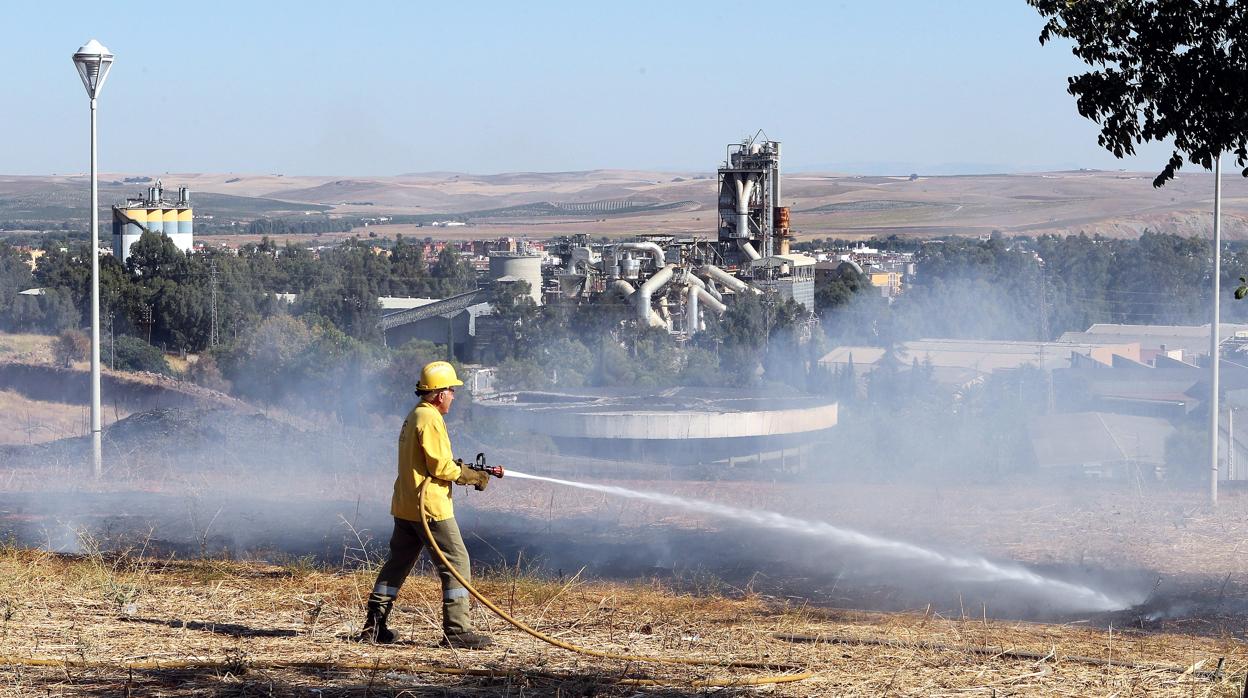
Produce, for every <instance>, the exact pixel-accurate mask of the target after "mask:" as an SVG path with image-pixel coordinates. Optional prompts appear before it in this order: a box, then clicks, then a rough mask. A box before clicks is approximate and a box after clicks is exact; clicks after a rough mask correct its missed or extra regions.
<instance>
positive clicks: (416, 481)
mask: <svg viewBox="0 0 1248 698" xmlns="http://www.w3.org/2000/svg"><path fill="white" fill-rule="evenodd" d="M460 472H461V469H460V467H459V466H458V465H456V464H455V460H454V458H453V457H452V456H451V439H450V437H449V436H447V433H446V422H445V421H443V420H442V413H441V412H438V408H436V407H434V406H433V405H431V404H429V403H427V402H424V401H423V400H422V401H421V403H420V404H419V405H416V407H414V408H413V409H412V411H411V412H410V413H408V415H407V419H406V420H404V422H403V431H401V432H400V433H399V476H398V477H397V478H395V480H394V497H393V498H392V499H391V500H390V514H391V515H392V516H394V517H395V518H399V519H407V520H408V521H420V517H421V513H420V486H421V484H422V483H424V482H426V481H428V483H429V484H428V485H426V487H425V489H426V492H425V508H426V509H427V510H428V512H429V518H431V519H433V520H434V521H445V520H446V519H449V518H451V517H452V516H454V515H455V509H454V507H453V506H452V505H451V483H452V482H454V481H455V480H456V479H458V478H459V474H460Z"/></svg>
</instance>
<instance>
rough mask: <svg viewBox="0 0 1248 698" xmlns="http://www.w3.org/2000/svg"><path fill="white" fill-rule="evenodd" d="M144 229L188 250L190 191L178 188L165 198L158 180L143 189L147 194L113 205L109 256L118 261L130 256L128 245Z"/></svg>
mask: <svg viewBox="0 0 1248 698" xmlns="http://www.w3.org/2000/svg"><path fill="white" fill-rule="evenodd" d="M144 231H147V232H152V233H157V234H161V233H163V234H164V235H167V236H168V237H169V239H170V240H172V241H173V244H174V245H176V246H177V248H178V249H179V250H182V251H183V252H185V253H189V252H190V251H191V249H192V248H193V246H194V244H195V241H194V232H195V230H194V212H193V210H192V209H191V193H190V191H189V190H188V189H187V188H186V187H179V188H178V198H177V200H176V201H168V200H166V199H165V190H164V187H163V185H162V184H161V182H160V180H156V184H155V185H153V186H150V187H148V188H147V195H146V196H143V197H138V198H132V199H126V202H125V203H124V204H117V205H115V206H113V256H114V257H116V258H117V259H119V260H121V261H122V262H125V261H126V258H127V257H129V256H130V246H131V245H133V244H134V243H136V242H138V241H139V238H140V237H141V236H142V235H143V233H144Z"/></svg>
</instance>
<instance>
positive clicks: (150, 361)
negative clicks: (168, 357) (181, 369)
mask: <svg viewBox="0 0 1248 698" xmlns="http://www.w3.org/2000/svg"><path fill="white" fill-rule="evenodd" d="M113 351H114V353H115V357H116V368H119V369H121V370H123V371H151V372H152V373H159V374H161V375H165V376H171V375H173V371H172V370H170V368H169V362H168V361H165V354H164V352H162V351H161V350H159V349H157V348H156V347H154V346H152V345H150V344H148V343H147V342H144V341H143V340H141V339H138V338H135V337H130V336H128V335H121V336H119V337H117V340H116V342H114V346H113Z"/></svg>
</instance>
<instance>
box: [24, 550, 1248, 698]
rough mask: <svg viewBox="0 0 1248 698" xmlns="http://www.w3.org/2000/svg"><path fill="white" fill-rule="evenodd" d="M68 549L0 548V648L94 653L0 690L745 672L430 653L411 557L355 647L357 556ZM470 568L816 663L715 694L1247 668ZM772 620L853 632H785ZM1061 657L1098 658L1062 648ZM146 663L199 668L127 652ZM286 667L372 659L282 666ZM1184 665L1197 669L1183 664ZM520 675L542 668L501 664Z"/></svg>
mask: <svg viewBox="0 0 1248 698" xmlns="http://www.w3.org/2000/svg"><path fill="white" fill-rule="evenodd" d="M83 544H84V549H86V550H88V551H89V552H88V553H87V554H85V555H81V556H65V555H53V554H48V553H43V552H37V551H31V550H24V549H19V548H15V547H13V546H8V547H4V548H0V654H2V655H5V656H8V657H14V658H19V659H20V658H30V657H43V658H55V659H63V660H72V661H78V662H102V663H104V666H92V667H90V668H86V667H81V666H78V667H75V666H70V667H30V666H22V665H20V664H14V665H10V666H5V667H3V668H0V696H24V695H32V694H38V695H127V692H131V693H132V694H135V695H162V696H190V695H231V696H235V695H240V696H241V695H278V696H286V695H323V696H348V695H350V696H364V695H370V696H388V695H406V696H421V695H430V696H432V695H439V696H443V695H473V696H486V695H491V696H503V695H591V694H592V695H629V696H634V695H671V696H676V695H695V694H701V693H702V691H701V690H700V689H696V688H694V687H693V681H694V680H696V679H700V678H712V679H732V678H733V677H734V676H735V677H738V678H740V677H744V676H746V672H741V671H737V670H726V669H717V668H703V667H683V668H681V667H664V666H660V665H656V666H651V665H640V664H626V663H622V662H616V661H610V660H598V659H591V658H585V657H581V656H578V655H573V654H570V653H568V652H565V651H562V650H558V649H554V648H551V647H549V646H546V645H542V644H540V643H538V642H536V641H535V640H532V639H531V638H529V637H527V636H525V635H522V634H521V633H519V632H518V631H516V630H514V629H511V628H510V627H508V626H504V625H503V624H502V622H501V621H500V620H498V619H497V618H493V617H487V616H485V615H483V614H482V613H480V612H479V611H478V612H477V616H476V618H477V623H478V624H479V625H480V626H481V627H482V628H483V629H484V630H486V631H487V632H489V633H491V634H492V635H493V636H494V637H495V639H496V641H497V644H496V645H495V646H494V647H493V648H490V649H489V650H486V651H482V652H476V653H472V652H463V651H455V650H450V649H442V648H438V647H436V646H435V644H434V643H435V640H436V637H437V630H436V629H437V622H438V611H439V609H438V603H439V602H438V599H439V596H440V595H439V593H438V589H437V586H436V582H435V581H434V579H433V577H432V575H431V574H429V573H428V571H427V570H425V571H420V572H418V573H417V575H416V576H414V577H413V578H412V579H410V580H409V582H408V584H407V585H406V586H405V587H404V589H403V592H402V595H401V597H400V601H399V604H398V607H397V608H396V611H395V613H394V615H393V617H392V619H393V623H392V625H393V626H394V627H395V628H396V629H397V630H398V632H399V633H400V636H401V638H402V640H403V642H402V644H399V645H396V646H392V647H379V646H371V645H367V644H357V643H354V642H350V641H348V638H349V637H350V636H351V635H352V634H353V633H355V632H356V631H357V630H358V623H359V622H360V620H361V607H362V604H363V595H364V593H365V592H366V590H367V588H368V587H369V586H370V585H371V583H372V574H373V573H372V571H371V569H367V568H365V569H360V570H356V571H350V570H325V569H317V568H316V567H315V566H313V565H311V564H310V563H309V562H308V561H307V560H291V561H289V562H288V563H287V564H285V565H264V564H247V563H240V562H227V561H215V560H201V561H174V560H153V559H150V558H144V557H141V556H139V555H138V554H137V553H139V552H141V544H140V547H139V548H136V549H134V550H132V551H131V554H111V555H110V554H102V553H100V552H98V550H97V548H96V544H95V542H94V541H90V540H84V541H83ZM483 577H484V578H483V579H482V580H481V584H480V586H481V587H482V589H483V591H485V592H486V593H487V594H489V595H490V596H491V597H493V598H495V599H497V600H498V601H499V602H500V604H501V605H502V606H503V607H504V608H506V609H510V610H513V611H514V612H515V613H516V615H518V616H520V617H522V618H524V619H527V620H528V621H530V622H531V623H533V624H534V625H536V626H538V627H539V628H541V629H543V630H545V631H546V632H549V633H551V634H553V635H556V636H558V637H560V638H563V639H566V640H570V641H574V642H579V643H582V644H585V645H588V646H591V647H596V648H601V649H609V650H614V651H617V652H631V653H646V654H654V655H662V656H698V657H705V658H710V659H719V660H724V659H737V660H754V661H770V662H775V663H799V664H802V665H804V666H807V667H809V668H810V669H811V670H813V671H816V672H818V676H816V677H815V678H814V679H811V680H808V681H805V682H802V683H796V684H784V685H778V686H774V687H770V688H766V689H750V688H732V689H722V690H723V691H724V692H725V693H727V694H729V695H734V694H738V693H752V692H755V691H765V692H767V693H770V694H772V695H784V696H809V695H843V696H876V695H914V696H918V695H922V696H933V695H984V696H991V695H1002V696H1004V695H1054V696H1056V695H1079V696H1087V695H1119V696H1125V695H1150V696H1151V695H1174V696H1180V695H1182V696H1238V695H1239V691H1240V687H1241V686H1242V682H1243V680H1244V671H1245V670H1246V669H1248V648H1245V647H1244V646H1243V645H1241V644H1239V643H1236V642H1231V641H1225V640H1219V639H1198V638H1192V637H1184V636H1173V635H1146V634H1131V633H1127V634H1123V633H1121V632H1118V631H1112V632H1111V631H1105V630H1096V629H1089V628H1084V627H1078V626H1046V625H1033V624H1024V623H1011V622H994V621H984V620H982V619H950V618H942V617H940V616H938V615H935V614H930V613H929V614H913V615H880V614H870V613H857V612H840V611H820V610H817V609H807V608H801V607H776V606H774V605H768V604H767V603H765V602H763V601H762V600H760V599H758V598H755V597H750V596H747V597H745V598H741V599H728V598H723V597H719V596H705V597H695V596H690V595H683V594H675V593H672V592H671V591H670V590H668V589H666V588H664V587H663V586H662V585H660V584H658V583H650V584H636V585H620V584H609V583H597V582H595V583H582V582H580V581H579V580H576V579H572V580H548V579H542V578H539V577H537V576H534V575H531V574H528V573H526V572H525V570H524V569H518V570H517V569H508V570H498V571H494V572H492V573H487V574H485V575H483ZM775 633H806V634H822V635H833V636H838V637H843V638H855V639H858V640H861V641H864V642H865V644H793V643H789V642H784V641H781V640H778V639H776V638H775V637H773V634H775ZM875 643H886V644H875ZM984 647H991V648H1000V649H1001V650H1006V649H1012V650H1022V651H1027V652H1033V653H1038V654H1039V656H1041V657H1044V656H1048V655H1050V654H1051V655H1052V657H1051V658H1049V659H1047V660H1038V659H1020V658H1018V657H1017V656H1010V655H1004V654H1003V655H995V656H994V655H993V654H984V653H982V648H984ZM973 649H978V651H972V650H973ZM1070 656H1083V657H1088V658H1093V659H1098V660H1104V662H1103V663H1102V664H1101V665H1094V664H1088V663H1081V662H1079V661H1072V660H1069V659H1064V658H1066V657H1070ZM1219 658H1222V659H1224V660H1225V664H1224V671H1223V673H1222V674H1221V675H1220V676H1219V677H1216V678H1211V677H1210V676H1208V675H1205V674H1202V673H1201V671H1204V670H1210V671H1211V670H1213V669H1214V667H1216V666H1217V663H1218V660H1219ZM150 661H157V662H164V663H166V664H167V665H172V664H174V663H177V662H191V663H195V662H199V663H201V664H203V663H207V664H210V665H211V666H202V665H201V666H200V667H199V668H177V667H173V666H169V667H168V668H145V669H134V670H131V669H127V666H126V665H127V664H128V663H137V662H150ZM298 662H317V663H326V665H327V666H332V665H335V664H338V665H342V664H357V665H358V664H359V663H361V662H364V663H371V662H375V663H377V664H378V665H381V666H383V667H385V668H383V669H378V670H373V671H369V670H363V669H334V668H323V667H322V668H309V667H307V666H299V667H296V666H290V665H291V663H298ZM281 663H285V664H286V666H284V667H283V666H278V664H281ZM406 665H412V668H408V669H403V668H402V667H403V666H406ZM415 665H436V666H439V667H449V668H455V667H459V668H474V667H475V668H488V669H493V670H496V671H497V672H498V676H497V677H495V678H488V677H463V676H446V675H440V674H433V673H426V672H422V671H420V670H418V669H416V668H414V666H415ZM1157 665H1162V666H1157ZM1185 667H1197V668H1198V670H1197V671H1193V672H1189V673H1187V674H1184V673H1183V668H1185ZM525 671H539V672H542V674H541V675H525V674H523V673H516V672H525ZM556 675H558V676H556ZM625 677H630V678H654V679H659V680H661V681H663V682H664V683H667V684H669V685H670V688H655V687H637V686H627V687H626V686H618V685H615V684H614V681H615V680H617V679H620V678H625Z"/></svg>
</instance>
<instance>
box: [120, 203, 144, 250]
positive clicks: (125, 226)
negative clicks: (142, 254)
mask: <svg viewBox="0 0 1248 698" xmlns="http://www.w3.org/2000/svg"><path fill="white" fill-rule="evenodd" d="M146 226H147V209H144V208H127V207H125V206H114V207H113V256H114V257H116V258H117V259H120V260H123V261H124V260H125V259H126V257H127V256H128V255H129V253H130V246H131V245H133V244H134V243H136V242H138V240H139V236H141V235H142V234H143V230H144V228H145V227H146Z"/></svg>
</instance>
